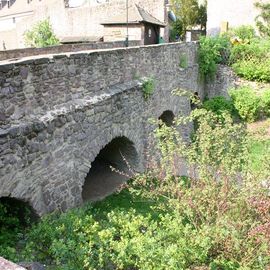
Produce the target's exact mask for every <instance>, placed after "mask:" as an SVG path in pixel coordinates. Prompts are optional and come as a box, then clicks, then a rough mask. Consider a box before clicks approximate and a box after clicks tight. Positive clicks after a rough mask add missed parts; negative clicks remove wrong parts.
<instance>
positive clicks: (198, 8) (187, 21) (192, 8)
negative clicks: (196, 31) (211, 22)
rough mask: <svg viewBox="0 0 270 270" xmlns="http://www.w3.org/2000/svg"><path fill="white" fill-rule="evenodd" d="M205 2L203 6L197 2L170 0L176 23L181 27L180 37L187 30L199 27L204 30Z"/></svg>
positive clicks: (194, 0) (191, 0) (193, 0)
mask: <svg viewBox="0 0 270 270" xmlns="http://www.w3.org/2000/svg"><path fill="white" fill-rule="evenodd" d="M206 4H207V3H206V0H205V1H204V2H203V4H199V3H198V0H172V8H173V11H174V13H175V15H176V17H177V19H178V23H177V24H176V25H177V26H179V24H181V25H182V32H181V33H178V34H179V35H180V36H183V35H184V34H185V31H186V30H187V29H188V28H192V27H194V26H198V25H199V26H200V28H201V30H204V29H205V28H206V20H207V15H206Z"/></svg>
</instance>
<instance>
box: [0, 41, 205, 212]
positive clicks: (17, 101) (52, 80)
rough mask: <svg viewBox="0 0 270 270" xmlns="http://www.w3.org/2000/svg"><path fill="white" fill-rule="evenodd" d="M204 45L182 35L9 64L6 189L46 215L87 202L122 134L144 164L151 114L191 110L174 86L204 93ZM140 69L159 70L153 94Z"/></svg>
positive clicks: (5, 75) (4, 119) (1, 100)
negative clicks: (89, 184)
mask: <svg viewBox="0 0 270 270" xmlns="http://www.w3.org/2000/svg"><path fill="white" fill-rule="evenodd" d="M196 51H197V45H196V44H194V43H189V44H180V43H174V44H165V45H154V46H145V47H140V48H139V47H134V48H127V49H113V50H103V51H94V52H89V53H88V52H82V53H73V54H71V55H54V56H51V57H50V56H46V57H43V58H33V59H30V60H20V61H15V62H9V63H8V64H1V65H0V182H1V184H0V197H4V196H10V197H13V198H17V199H21V200H24V201H28V202H29V203H30V204H31V206H32V207H33V208H34V209H35V210H36V212H37V213H38V214H40V215H42V214H45V213H47V212H51V211H53V210H55V209H61V210H66V209H68V208H71V207H74V206H77V205H80V204H81V203H82V186H83V184H84V180H85V177H86V175H87V173H88V172H89V170H90V168H91V163H92V162H93V161H94V159H95V157H96V156H97V154H98V153H99V151H100V150H101V149H102V148H103V147H104V146H105V145H107V144H108V143H109V142H110V141H111V140H112V139H114V138H116V137H120V136H125V137H126V138H128V139H129V140H130V141H131V142H133V143H134V146H135V148H136V150H137V153H138V157H139V164H138V167H140V168H143V166H144V162H145V158H144V151H145V146H146V144H147V138H148V135H149V133H150V132H151V130H152V127H151V126H150V124H149V122H148V119H149V118H151V117H152V118H156V119H157V118H158V117H159V116H160V115H161V114H162V113H163V112H164V111H166V110H170V111H172V112H173V113H174V115H178V114H179V113H180V112H182V113H184V114H188V113H189V111H190V104H189V100H188V99H186V98H184V97H176V96H172V95H171V91H172V90H173V89H175V88H178V87H181V88H185V89H189V90H190V91H194V92H195V91H196V92H198V93H199V94H200V95H201V96H202V95H203V92H202V91H203V87H202V86H201V85H200V84H199V83H198V65H197V62H196ZM182 54H185V55H187V58H188V67H187V68H186V69H182V68H180V67H179V57H180V55H182ZM140 77H153V78H154V82H155V91H154V94H153V95H152V96H151V97H150V98H149V99H148V100H145V99H144V98H143V94H142V85H141V83H140V81H139V80H137V78H140ZM183 133H184V134H188V133H189V128H188V127H184V128H183Z"/></svg>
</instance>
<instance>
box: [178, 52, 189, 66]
mask: <svg viewBox="0 0 270 270" xmlns="http://www.w3.org/2000/svg"><path fill="white" fill-rule="evenodd" d="M179 67H180V68H187V67H188V58H187V55H186V54H181V55H180V56H179Z"/></svg>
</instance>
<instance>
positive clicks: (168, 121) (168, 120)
mask: <svg viewBox="0 0 270 270" xmlns="http://www.w3.org/2000/svg"><path fill="white" fill-rule="evenodd" d="M158 119H159V120H161V121H162V122H163V123H164V124H165V125H166V126H167V127H171V126H172V125H173V121H174V114H173V112H172V111H164V112H163V113H162V114H161V116H160V117H159V118H158Z"/></svg>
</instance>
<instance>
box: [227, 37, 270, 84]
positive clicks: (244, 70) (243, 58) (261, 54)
mask: <svg viewBox="0 0 270 270" xmlns="http://www.w3.org/2000/svg"><path fill="white" fill-rule="evenodd" d="M230 62H231V64H232V68H233V70H234V71H235V73H236V74H237V75H239V76H240V77H243V78H245V79H247V80H252V81H262V82H270V67H269V66H270V41H269V40H262V39H253V40H252V41H251V42H250V43H244V44H238V45H235V46H233V47H232V49H231V56H230Z"/></svg>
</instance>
